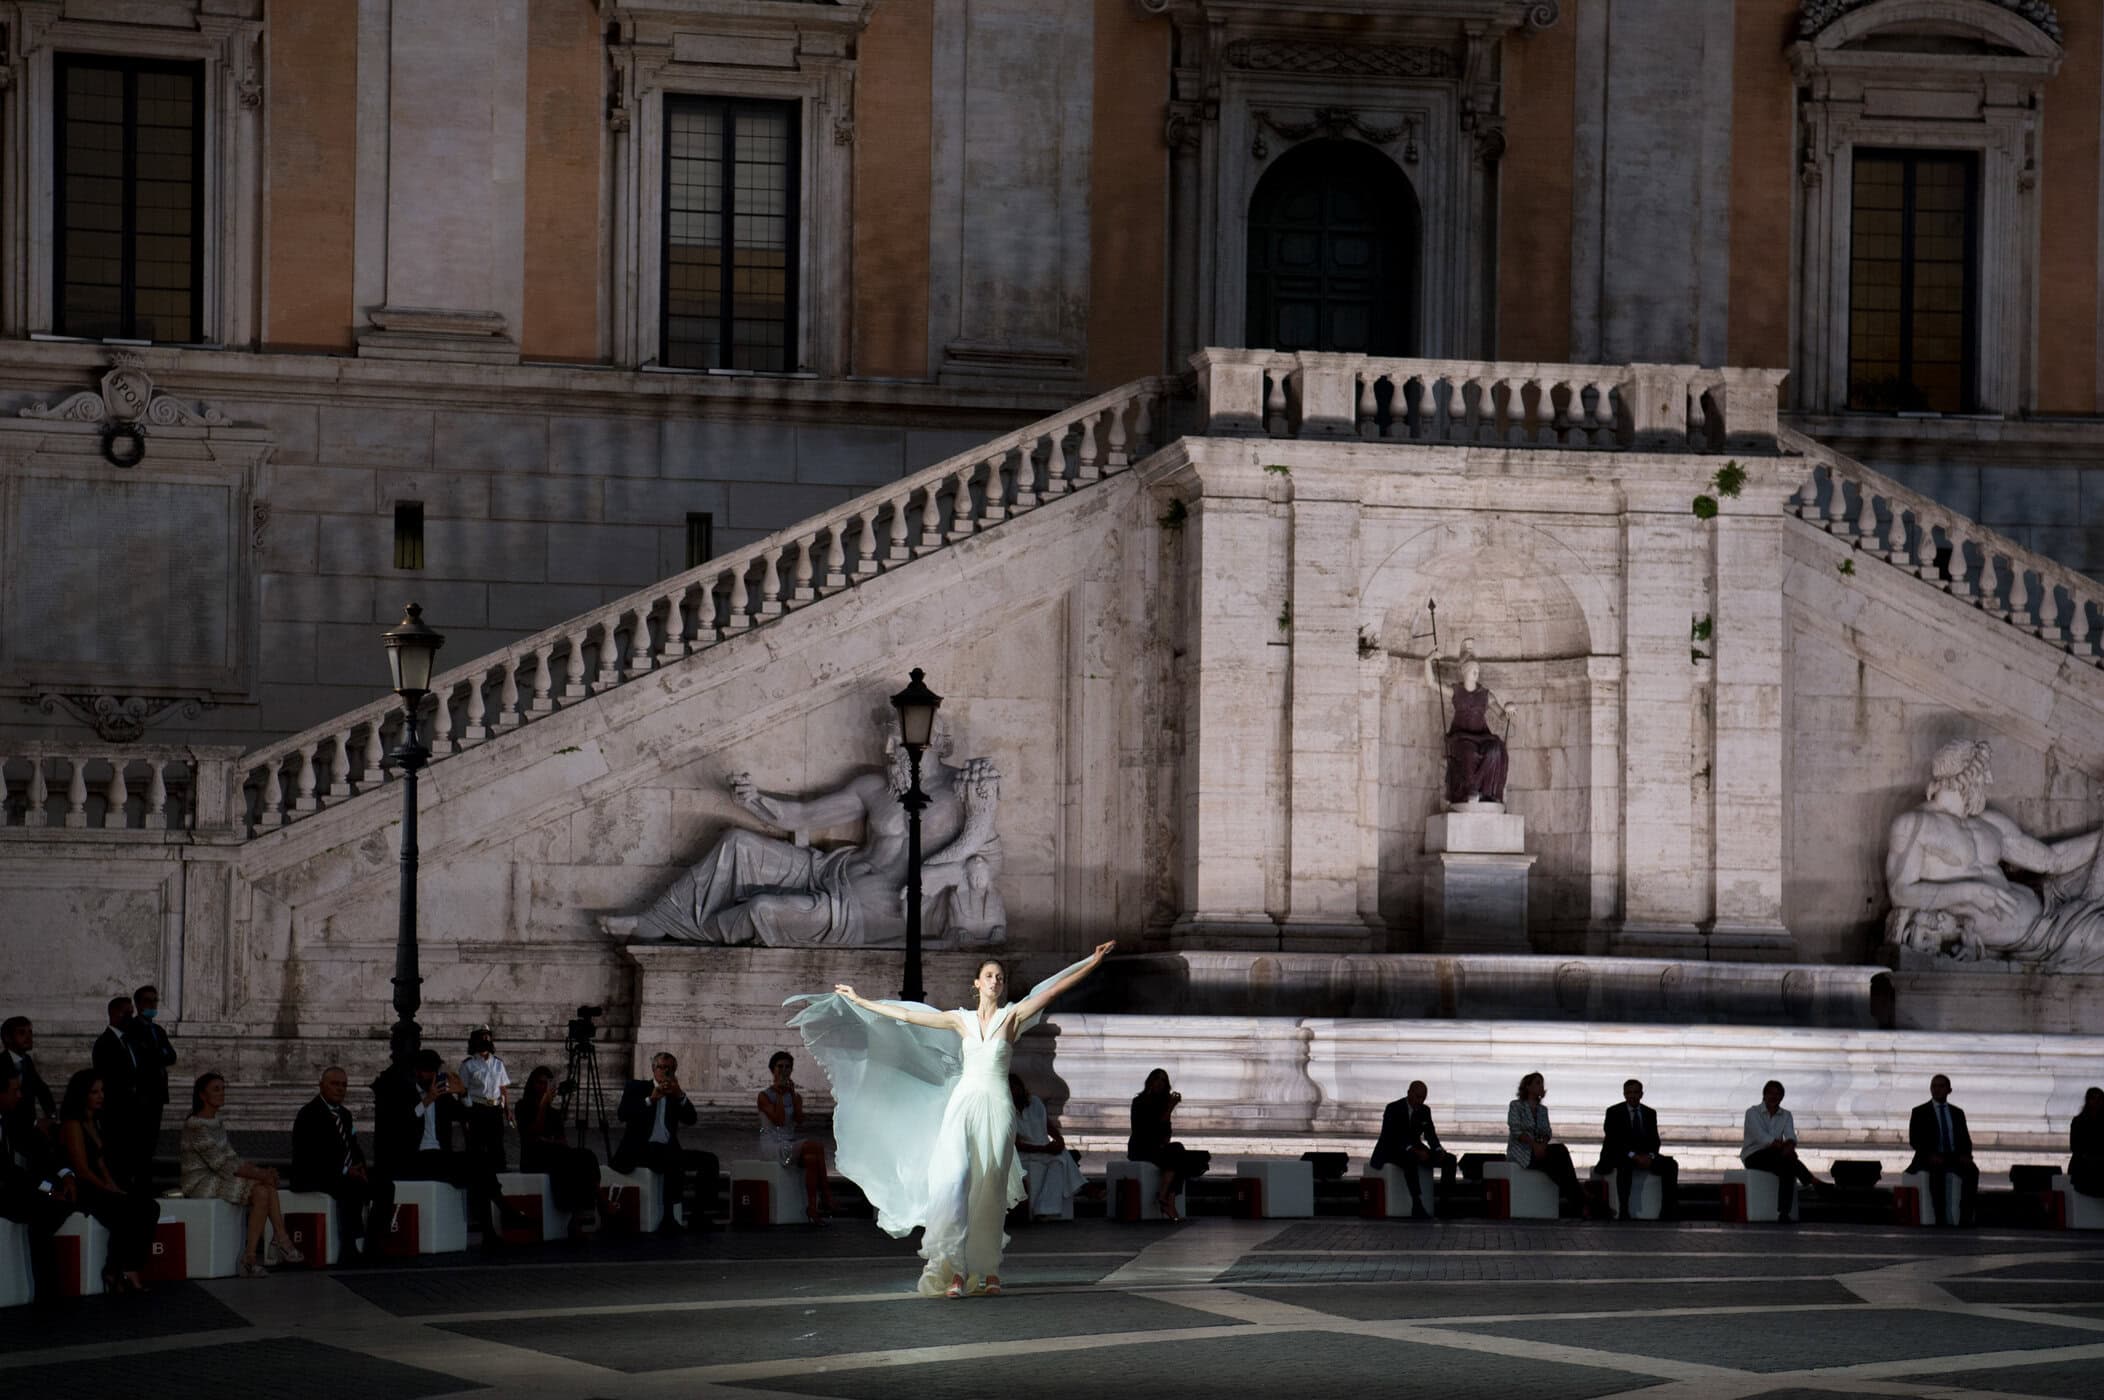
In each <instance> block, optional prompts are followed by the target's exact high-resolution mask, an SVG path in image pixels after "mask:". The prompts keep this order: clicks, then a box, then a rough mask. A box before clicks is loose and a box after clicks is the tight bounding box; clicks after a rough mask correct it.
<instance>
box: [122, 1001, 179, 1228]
mask: <svg viewBox="0 0 2104 1400" xmlns="http://www.w3.org/2000/svg"><path fill="white" fill-rule="evenodd" d="M160 1014H161V994H160V992H159V991H158V990H157V989H155V988H154V987H152V986H145V987H141V988H139V990H138V991H136V992H133V993H132V1018H131V1020H130V1022H129V1023H128V1024H126V1026H125V1027H124V1034H125V1035H126V1036H127V1037H128V1038H129V1039H130V1040H131V1043H132V1058H133V1059H134V1060H135V1061H136V1062H137V1063H138V1068H139V1073H138V1078H137V1081H136V1083H137V1088H136V1094H137V1101H136V1102H135V1103H134V1105H133V1108H132V1112H133V1119H132V1122H133V1125H134V1126H135V1127H136V1128H137V1130H138V1134H139V1144H140V1145H139V1159H138V1166H139V1172H140V1176H139V1178H138V1181H139V1188H138V1189H139V1190H140V1191H141V1192H143V1193H144V1194H147V1195H152V1194H153V1191H152V1187H153V1157H154V1153H155V1152H157V1151H158V1150H159V1149H160V1146H161V1119H162V1118H163V1117H164V1116H165V1115H166V1113H167V1111H168V1069H169V1066H171V1065H173V1064H174V1063H175V1045H174V1043H173V1042H171V1041H170V1040H169V1039H168V1032H167V1031H165V1030H162V1029H161V1027H160V1026H159V1025H158V1024H156V1022H155V1018H156V1017H158V1016H159V1015H160Z"/></svg>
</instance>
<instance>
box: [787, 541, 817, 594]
mask: <svg viewBox="0 0 2104 1400" xmlns="http://www.w3.org/2000/svg"><path fill="white" fill-rule="evenodd" d="M817 554H818V536H817V535H815V534H810V535H805V536H804V537H803V538H802V539H800V540H798V541H797V542H796V574H795V577H794V579H793V580H792V581H791V583H790V586H789V601H790V602H792V603H809V602H812V601H814V600H816V599H817V597H818V590H817V589H815V588H813V587H812V586H811V580H812V578H813V576H814V575H816V574H817V572H818V558H817Z"/></svg>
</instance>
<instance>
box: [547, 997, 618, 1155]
mask: <svg viewBox="0 0 2104 1400" xmlns="http://www.w3.org/2000/svg"><path fill="white" fill-rule="evenodd" d="M594 1030H595V1028H594V1027H593V1025H592V1023H591V1020H590V1019H589V1018H587V1017H580V1018H578V1019H577V1020H574V1021H572V1022H570V1029H569V1033H568V1034H567V1035H565V1036H564V1037H563V1051H564V1054H565V1057H566V1058H565V1060H564V1063H563V1079H562V1083H561V1084H559V1085H557V1086H556V1092H557V1096H558V1099H559V1102H558V1103H557V1105H556V1117H557V1118H558V1119H559V1120H561V1121H562V1122H565V1123H571V1124H572V1130H573V1131H574V1132H575V1134H576V1142H577V1145H578V1146H579V1147H583V1146H585V1140H586V1139H587V1138H588V1137H590V1136H591V1131H592V1119H593V1117H594V1115H597V1117H598V1119H599V1147H600V1160H601V1161H607V1160H610V1159H611V1158H612V1157H613V1155H614V1146H613V1135H612V1129H611V1128H610V1127H609V1126H608V1122H607V1112H606V1086H605V1084H604V1083H603V1082H602V1081H601V1080H600V1078H599V1047H598V1045H597V1044H596V1043H594V1041H593V1039H592V1036H593V1034H594ZM573 1102H574V1103H575V1104H576V1117H575V1119H574V1120H573V1119H572V1117H571V1111H570V1110H571V1104H572V1103H573Z"/></svg>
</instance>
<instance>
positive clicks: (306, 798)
mask: <svg viewBox="0 0 2104 1400" xmlns="http://www.w3.org/2000/svg"><path fill="white" fill-rule="evenodd" d="M292 762H293V767H292V810H293V811H295V812H319V811H320V810H321V799H320V798H318V797H316V796H315V795H314V766H315V765H314V751H313V750H311V749H307V748H304V747H303V748H301V749H300V751H299V752H298V753H296V754H294V755H293V760H292Z"/></svg>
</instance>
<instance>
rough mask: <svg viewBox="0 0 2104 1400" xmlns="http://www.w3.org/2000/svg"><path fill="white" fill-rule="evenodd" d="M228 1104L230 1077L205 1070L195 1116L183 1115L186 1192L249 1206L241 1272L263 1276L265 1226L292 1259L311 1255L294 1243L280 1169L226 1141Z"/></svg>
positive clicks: (194, 1097)
mask: <svg viewBox="0 0 2104 1400" xmlns="http://www.w3.org/2000/svg"><path fill="white" fill-rule="evenodd" d="M225 1107H226V1080H225V1079H223V1078H221V1077H220V1076H219V1075H216V1074H209V1073H208V1074H200V1075H199V1076H197V1083H196V1084H195V1085H193V1086H192V1087H191V1090H190V1116H189V1117H188V1118H186V1119H184V1120H183V1152H182V1175H183V1194H184V1195H185V1196H187V1197H189V1198H190V1199H191V1200H199V1201H201V1200H221V1201H232V1202H233V1203H234V1204H235V1205H237V1206H246V1207H248V1248H247V1249H246V1250H245V1251H243V1253H242V1255H241V1277H243V1278H261V1277H263V1274H264V1268H263V1259H262V1251H263V1227H264V1226H265V1225H266V1224H267V1225H269V1226H270V1228H271V1229H272V1230H273V1231H274V1232H276V1234H277V1237H278V1253H279V1254H281V1255H283V1256H284V1258H285V1262H286V1263H288V1264H304V1263H306V1262H307V1256H306V1255H305V1254H302V1253H301V1252H300V1251H299V1249H298V1247H297V1246H295V1245H294V1244H293V1243H292V1235H291V1232H289V1231H288V1230H286V1228H285V1213H284V1212H283V1211H282V1210H280V1209H279V1208H278V1173H277V1170H276V1169H275V1168H273V1167H259V1166H256V1165H254V1164H253V1163H250V1162H244V1161H242V1160H241V1158H240V1157H239V1156H238V1155H237V1154H236V1153H235V1151H234V1147H233V1144H232V1143H230V1142H228V1141H227V1137H226V1124H225V1122H224V1121H222V1120H221V1118H220V1110H222V1109H223V1108H225Z"/></svg>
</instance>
